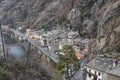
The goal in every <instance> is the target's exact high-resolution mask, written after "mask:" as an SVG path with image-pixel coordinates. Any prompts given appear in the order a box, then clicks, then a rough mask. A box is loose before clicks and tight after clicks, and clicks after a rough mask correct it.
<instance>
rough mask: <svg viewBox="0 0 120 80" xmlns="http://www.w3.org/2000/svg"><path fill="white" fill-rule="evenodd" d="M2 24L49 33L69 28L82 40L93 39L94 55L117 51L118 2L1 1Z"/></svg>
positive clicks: (66, 0)
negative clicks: (95, 53)
mask: <svg viewBox="0 0 120 80" xmlns="http://www.w3.org/2000/svg"><path fill="white" fill-rule="evenodd" d="M0 2H1V3H0V11H1V15H3V16H4V21H3V23H4V24H7V25H9V26H10V27H13V28H17V26H16V25H17V22H20V23H21V24H22V25H23V27H22V28H23V30H24V31H25V29H27V28H32V29H36V30H38V29H41V28H44V29H45V30H50V29H52V28H53V27H60V28H64V27H70V28H71V29H73V30H78V32H79V34H80V35H81V36H83V37H88V38H96V39H97V41H96V43H95V44H96V46H95V50H96V51H97V53H106V52H107V53H109V52H114V53H117V51H116V48H117V47H116V46H117V44H118V42H120V41H119V40H120V37H119V36H120V1H119V0H0Z"/></svg>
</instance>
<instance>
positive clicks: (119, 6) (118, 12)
mask: <svg viewBox="0 0 120 80" xmlns="http://www.w3.org/2000/svg"><path fill="white" fill-rule="evenodd" d="M104 8H106V10H105V11H104V13H103V14H102V15H101V18H100V19H99V25H98V34H97V35H98V36H97V37H98V40H97V47H98V50H102V51H103V52H104V51H106V50H111V51H113V50H115V46H116V44H117V43H118V41H119V40H120V37H119V36H120V31H119V30H120V1H117V2H115V3H111V4H110V5H108V6H107V7H104Z"/></svg>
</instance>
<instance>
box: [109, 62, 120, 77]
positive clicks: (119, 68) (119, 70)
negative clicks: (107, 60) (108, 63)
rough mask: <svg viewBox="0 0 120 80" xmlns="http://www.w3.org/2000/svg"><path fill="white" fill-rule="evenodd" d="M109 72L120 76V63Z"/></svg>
mask: <svg viewBox="0 0 120 80" xmlns="http://www.w3.org/2000/svg"><path fill="white" fill-rule="evenodd" d="M107 73H109V74H112V75H116V76H120V64H118V65H117V66H116V67H114V68H112V69H111V70H110V71H108V72H107Z"/></svg>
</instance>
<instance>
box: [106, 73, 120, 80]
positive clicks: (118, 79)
mask: <svg viewBox="0 0 120 80" xmlns="http://www.w3.org/2000/svg"><path fill="white" fill-rule="evenodd" d="M108 80H120V76H115V75H111V74H108Z"/></svg>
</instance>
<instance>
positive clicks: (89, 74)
mask: <svg viewBox="0 0 120 80" xmlns="http://www.w3.org/2000/svg"><path fill="white" fill-rule="evenodd" d="M88 76H89V77H90V78H91V69H89V73H88Z"/></svg>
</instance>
